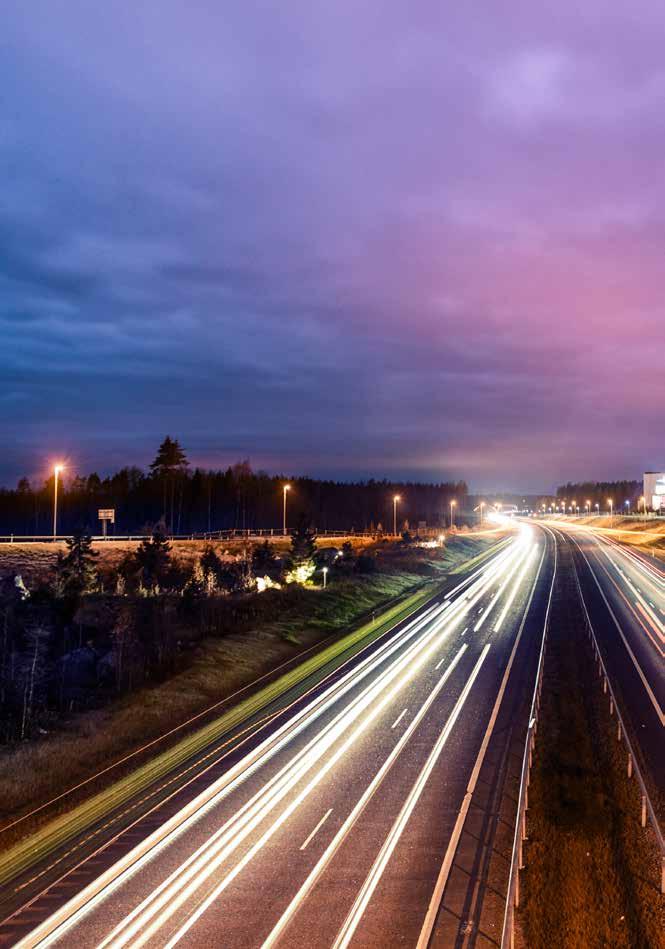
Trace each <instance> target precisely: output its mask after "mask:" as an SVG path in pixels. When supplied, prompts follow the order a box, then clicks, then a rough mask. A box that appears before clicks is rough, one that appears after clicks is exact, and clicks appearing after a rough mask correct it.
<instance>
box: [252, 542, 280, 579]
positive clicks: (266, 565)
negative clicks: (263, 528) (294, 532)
mask: <svg viewBox="0 0 665 949" xmlns="http://www.w3.org/2000/svg"><path fill="white" fill-rule="evenodd" d="M252 571H253V573H254V576H255V577H270V579H271V580H275V579H277V575H278V573H279V564H278V562H277V557H275V550H274V548H273V545H272V544H271V543H270V541H269V540H264V541H263V543H261V544H257V546H256V547H255V548H254V550H253V551H252Z"/></svg>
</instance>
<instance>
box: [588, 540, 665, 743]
mask: <svg viewBox="0 0 665 949" xmlns="http://www.w3.org/2000/svg"><path fill="white" fill-rule="evenodd" d="M577 547H578V549H579V551H580V553H581V554H582V556H583V557H584V559H585V560H586V562H587V566H588V568H589V570H590V572H591V576H592V577H593V579H594V583H595V584H596V586H597V587H598V591H599V593H600V595H601V596H602V598H603V600H604V602H605V606H606V607H607V609H608V612H609V614H610V616H611V617H612V619H613V620H614V625H615V626H616V628H617V629H618V631H619V635H620V636H621V639H622V640H623V644H624V646H625V647H626V650H627V652H628V655H629V656H630V658H631V659H632V660H633V665H634V666H635V669H636V670H637V674H638V675H639V677H640V679H641V680H642V685H643V686H644V688H645V691H646V693H647V695H648V696H649V699H650V701H651V704H652V705H653V707H654V709H655V711H656V715H657V716H658V719H659V721H660V724H661V725H665V714H663V710H662V708H661V707H660V704H659V703H658V699H657V698H656V696H655V695H654V692H653V689H652V688H651V686H650V685H649V680H648V679H647V677H646V676H645V674H644V672H643V671H642V667H641V666H640V664H639V662H638V661H637V658H636V657H635V653H634V652H633V650H632V649H631V648H630V644H629V643H628V640H627V639H626V637H625V635H624V632H623V630H622V628H621V624H620V623H619V620H618V619H617V618H616V615H615V613H614V610H613V609H612V607H611V606H610V604H609V601H608V599H607V597H606V596H605V592H604V591H603V588H602V587H601V585H600V583H599V582H598V577H597V576H596V574H595V571H594V569H593V567H592V566H591V564H590V563H589V558H588V557H587V555H586V554H585V553H584V551H583V550H582V548H581V547H580V545H579V544H577Z"/></svg>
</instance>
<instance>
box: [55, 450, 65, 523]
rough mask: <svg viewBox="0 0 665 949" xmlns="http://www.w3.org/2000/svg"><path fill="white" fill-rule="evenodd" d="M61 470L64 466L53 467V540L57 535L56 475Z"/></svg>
mask: <svg viewBox="0 0 665 949" xmlns="http://www.w3.org/2000/svg"><path fill="white" fill-rule="evenodd" d="M63 468H64V465H55V467H54V468H53V475H54V479H53V540H55V538H56V536H57V533H58V475H59V474H60V472H61V471H62V470H63Z"/></svg>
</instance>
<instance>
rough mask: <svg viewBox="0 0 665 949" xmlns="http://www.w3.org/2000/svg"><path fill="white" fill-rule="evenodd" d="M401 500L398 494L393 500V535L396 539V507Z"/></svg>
mask: <svg viewBox="0 0 665 949" xmlns="http://www.w3.org/2000/svg"><path fill="white" fill-rule="evenodd" d="M401 500H402V498H401V497H400V495H399V494H396V495H395V497H394V498H393V534H394V536H395V537H397V505H398V503H399V502H400V501H401Z"/></svg>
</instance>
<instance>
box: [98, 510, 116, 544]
mask: <svg viewBox="0 0 665 949" xmlns="http://www.w3.org/2000/svg"><path fill="white" fill-rule="evenodd" d="M97 517H98V518H99V520H100V521H101V522H102V534H103V535H104V537H106V525H107V524H109V523H110V524H115V508H114V507H100V509H99V510H98V511H97Z"/></svg>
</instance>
